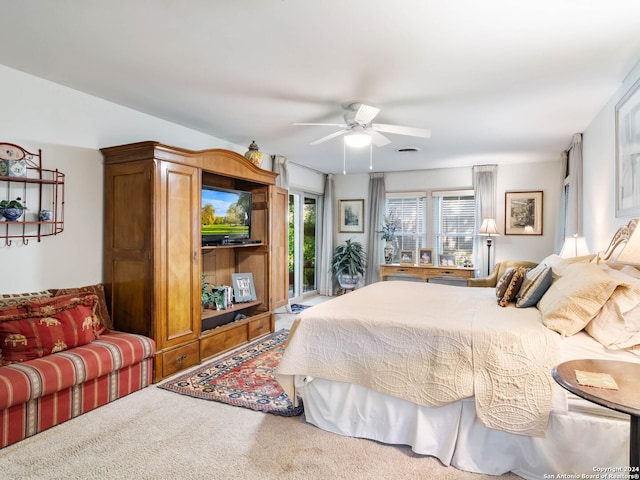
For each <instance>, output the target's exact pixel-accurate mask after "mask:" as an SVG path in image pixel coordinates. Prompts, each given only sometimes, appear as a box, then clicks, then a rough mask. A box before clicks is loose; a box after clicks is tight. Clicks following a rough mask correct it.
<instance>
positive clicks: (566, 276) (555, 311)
mask: <svg viewBox="0 0 640 480" xmlns="http://www.w3.org/2000/svg"><path fill="white" fill-rule="evenodd" d="M620 283H621V281H620V280H617V279H615V278H613V277H612V276H610V275H608V274H607V273H605V272H603V271H602V269H601V268H599V267H598V265H596V264H593V263H574V264H572V265H569V266H568V267H567V268H566V269H565V271H564V273H563V275H562V276H561V277H560V278H559V279H558V280H556V281H555V282H553V283H552V284H551V286H550V287H549V289H548V290H547V292H546V293H545V294H544V295H543V296H542V298H541V299H540V301H539V302H538V309H539V310H540V312H541V313H542V323H543V324H544V325H545V326H546V327H547V328H549V329H551V330H554V331H556V332H558V333H559V334H560V335H562V336H564V337H569V336H571V335H574V334H576V333H578V332H579V331H580V330H582V329H583V328H584V327H585V326H586V325H587V324H588V323H589V322H590V321H591V319H592V318H593V317H595V315H596V314H597V313H598V311H599V310H600V309H601V308H602V306H603V305H604V304H605V302H606V301H607V300H608V299H609V297H610V296H611V294H612V293H613V291H614V290H615V289H616V287H617V286H618V285H619V284H620Z"/></svg>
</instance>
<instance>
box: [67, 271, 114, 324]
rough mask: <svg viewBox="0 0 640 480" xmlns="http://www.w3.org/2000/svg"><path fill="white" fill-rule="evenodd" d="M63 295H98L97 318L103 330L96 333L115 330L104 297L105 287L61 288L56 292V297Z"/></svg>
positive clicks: (97, 285) (101, 285)
mask: <svg viewBox="0 0 640 480" xmlns="http://www.w3.org/2000/svg"><path fill="white" fill-rule="evenodd" d="M61 295H85V296H86V295H96V296H97V297H98V303H97V305H96V316H97V317H98V319H99V320H100V323H101V324H102V326H103V328H101V329H98V331H97V332H96V333H97V334H98V335H100V334H102V333H105V332H108V331H109V330H113V323H111V317H110V316H109V310H108V309H107V300H106V298H105V295H104V285H103V284H102V283H98V284H96V285H88V286H86V287H77V288H61V289H60V290H56V291H55V293H54V297H59V296H61Z"/></svg>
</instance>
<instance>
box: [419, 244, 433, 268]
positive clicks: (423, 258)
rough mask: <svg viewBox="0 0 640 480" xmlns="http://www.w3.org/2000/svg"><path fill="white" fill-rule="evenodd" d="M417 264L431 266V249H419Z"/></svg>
mask: <svg viewBox="0 0 640 480" xmlns="http://www.w3.org/2000/svg"><path fill="white" fill-rule="evenodd" d="M418 264H419V265H420V266H425V267H426V266H429V265H433V248H421V249H420V250H419V251H418Z"/></svg>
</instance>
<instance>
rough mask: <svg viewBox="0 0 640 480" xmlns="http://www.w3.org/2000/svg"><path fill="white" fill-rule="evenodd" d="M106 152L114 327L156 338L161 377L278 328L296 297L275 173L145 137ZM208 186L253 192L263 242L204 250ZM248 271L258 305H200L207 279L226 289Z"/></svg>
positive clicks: (256, 229)
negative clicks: (278, 311) (290, 297)
mask: <svg viewBox="0 0 640 480" xmlns="http://www.w3.org/2000/svg"><path fill="white" fill-rule="evenodd" d="M101 151H102V153H103V155H104V158H105V228H104V277H105V281H104V284H105V293H106V296H107V302H108V304H109V306H110V313H111V317H112V320H113V324H114V328H115V329H117V330H122V331H126V332H134V333H140V334H143V335H147V336H149V337H151V338H153V339H154V340H155V342H156V357H155V365H154V374H153V378H154V382H158V381H160V380H162V379H164V378H166V377H167V376H169V375H172V374H174V373H176V372H178V371H180V370H183V369H185V368H188V367H190V366H193V365H196V364H198V363H200V362H201V361H202V360H203V359H205V358H208V357H211V356H212V355H216V354H218V353H222V352H223V351H226V350H229V349H231V348H235V347H236V346H238V345H240V344H242V343H246V342H248V341H251V340H252V339H254V338H257V337H259V336H261V335H265V334H267V333H269V332H272V331H273V330H274V314H273V310H274V309H275V308H278V307H281V306H284V305H286V303H287V293H288V285H287V279H288V275H287V274H286V272H287V221H286V220H287V213H288V204H287V201H288V193H287V191H286V190H283V189H280V188H277V187H276V186H275V179H276V176H277V175H276V174H275V173H273V172H270V171H267V170H262V169H260V168H258V167H256V166H255V165H254V164H252V163H251V162H250V161H249V160H247V159H246V158H244V157H243V156H242V155H240V154H237V153H234V152H231V151H228V150H221V149H213V150H203V151H190V150H185V149H180V148H176V147H169V146H166V145H162V144H159V143H156V142H141V143H134V144H129V145H121V146H116V147H108V148H103V149H102V150H101ZM203 185H207V186H217V187H220V188H226V189H237V190H244V191H249V192H251V193H252V202H253V205H252V210H251V231H252V235H253V238H255V239H257V240H260V243H251V244H229V245H215V246H202V238H201V192H202V186H203ZM121 211H126V212H127V215H126V216H123V215H119V212H121ZM243 272H251V273H252V276H253V280H254V287H255V293H256V300H255V301H252V302H245V303H235V304H234V305H233V307H232V308H230V309H228V310H204V311H203V310H202V305H201V279H202V276H203V275H204V276H205V277H206V278H207V282H208V283H211V284H212V285H217V286H221V285H232V276H233V274H234V273H243Z"/></svg>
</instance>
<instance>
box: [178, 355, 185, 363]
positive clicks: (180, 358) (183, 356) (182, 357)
mask: <svg viewBox="0 0 640 480" xmlns="http://www.w3.org/2000/svg"><path fill="white" fill-rule="evenodd" d="M186 359H187V356H186V355H180V356H179V357H178V358H176V363H182V362H184V361H185V360H186Z"/></svg>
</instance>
